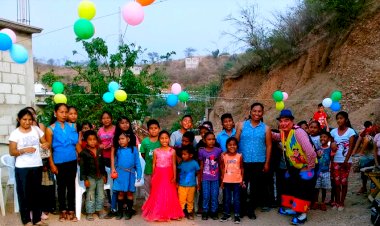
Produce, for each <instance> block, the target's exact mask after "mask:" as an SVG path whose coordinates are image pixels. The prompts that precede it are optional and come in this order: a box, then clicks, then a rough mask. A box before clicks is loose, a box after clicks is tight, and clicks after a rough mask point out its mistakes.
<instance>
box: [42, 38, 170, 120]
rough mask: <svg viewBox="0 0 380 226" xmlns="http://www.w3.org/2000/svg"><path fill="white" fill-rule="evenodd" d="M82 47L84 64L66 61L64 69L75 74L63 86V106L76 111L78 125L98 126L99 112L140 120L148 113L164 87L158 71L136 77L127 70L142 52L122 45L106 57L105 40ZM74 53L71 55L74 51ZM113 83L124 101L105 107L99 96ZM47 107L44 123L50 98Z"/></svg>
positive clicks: (50, 108) (50, 110) (145, 71)
mask: <svg viewBox="0 0 380 226" xmlns="http://www.w3.org/2000/svg"><path fill="white" fill-rule="evenodd" d="M82 44H83V47H84V49H85V51H86V52H87V54H88V61H86V63H76V62H71V61H68V62H66V66H67V67H69V68H72V69H74V70H75V71H76V72H77V75H76V76H75V77H74V79H73V80H72V81H71V82H70V83H67V84H65V91H64V93H65V95H66V96H67V100H68V101H67V104H68V105H71V106H75V107H77V109H78V122H82V121H83V120H89V121H91V122H93V123H96V124H98V123H99V118H100V115H101V114H102V112H103V111H105V110H107V111H109V112H111V113H112V114H113V115H114V116H115V118H117V116H121V115H124V116H127V117H128V118H130V119H131V120H132V119H136V120H142V119H143V118H144V117H145V116H147V115H148V114H149V112H148V111H147V110H148V105H149V103H150V102H151V101H152V99H154V98H156V96H157V95H158V94H160V92H161V88H162V87H164V86H165V84H166V75H165V74H164V72H163V71H162V70H160V69H158V68H155V69H151V68H150V67H149V66H146V67H145V68H143V70H142V71H141V73H140V74H139V75H134V74H133V73H132V71H131V70H130V69H131V68H132V67H133V66H134V65H135V62H136V60H137V59H138V56H139V54H140V53H142V50H141V48H140V47H138V48H135V46H134V45H133V44H131V45H127V44H122V45H120V46H119V48H118V51H117V52H116V53H114V54H109V52H108V47H107V45H106V44H105V41H104V40H103V39H101V38H94V39H93V40H91V41H82ZM74 54H75V52H74ZM111 81H116V82H118V83H119V84H120V86H121V88H120V89H122V90H124V91H126V93H127V94H128V98H127V100H126V101H125V102H118V101H116V100H114V101H113V102H112V103H110V104H107V103H105V102H104V101H103V99H102V96H103V94H104V93H106V92H108V83H109V82H111ZM46 102H47V107H46V108H45V109H44V113H43V116H42V120H43V121H44V123H48V120H49V119H50V117H51V115H52V113H53V109H54V102H53V100H52V98H48V99H47V100H46Z"/></svg>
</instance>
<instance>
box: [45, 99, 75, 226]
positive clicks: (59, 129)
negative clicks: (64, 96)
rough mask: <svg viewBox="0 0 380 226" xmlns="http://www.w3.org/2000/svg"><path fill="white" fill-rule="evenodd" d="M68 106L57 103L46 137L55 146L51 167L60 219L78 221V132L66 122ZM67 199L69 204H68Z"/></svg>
mask: <svg viewBox="0 0 380 226" xmlns="http://www.w3.org/2000/svg"><path fill="white" fill-rule="evenodd" d="M67 112H68V107H67V105H66V104H57V105H55V107H54V117H53V118H52V120H51V125H50V126H49V127H48V128H47V129H46V139H47V141H48V142H49V143H50V144H51V146H52V148H53V154H52V155H51V156H50V158H49V161H50V169H51V171H52V172H53V173H54V174H56V175H57V185H58V189H57V190H58V203H59V211H60V212H61V213H60V216H59V221H64V220H70V221H73V222H75V221H78V219H77V217H76V216H75V176H76V173H77V153H76V149H75V146H76V145H77V143H78V133H77V131H76V128H75V125H74V124H72V123H69V122H66V119H67ZM66 201H67V205H66Z"/></svg>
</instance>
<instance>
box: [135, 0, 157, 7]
mask: <svg viewBox="0 0 380 226" xmlns="http://www.w3.org/2000/svg"><path fill="white" fill-rule="evenodd" d="M137 2H138V3H140V5H142V6H147V5H150V4H152V3H153V2H154V0H137Z"/></svg>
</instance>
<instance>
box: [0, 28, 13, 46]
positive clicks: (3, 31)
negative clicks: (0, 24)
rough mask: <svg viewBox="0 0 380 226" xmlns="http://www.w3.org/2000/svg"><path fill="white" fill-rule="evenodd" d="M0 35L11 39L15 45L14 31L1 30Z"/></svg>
mask: <svg viewBox="0 0 380 226" xmlns="http://www.w3.org/2000/svg"><path fill="white" fill-rule="evenodd" d="M0 33H4V34H7V35H8V36H9V37H10V38H11V40H12V43H16V41H17V37H16V33H15V32H14V31H12V30H11V29H9V28H4V29H1V30H0Z"/></svg>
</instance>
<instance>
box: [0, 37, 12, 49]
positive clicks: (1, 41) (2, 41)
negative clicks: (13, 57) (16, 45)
mask: <svg viewBox="0 0 380 226" xmlns="http://www.w3.org/2000/svg"><path fill="white" fill-rule="evenodd" d="M11 47H12V39H11V37H9V35H7V34H5V33H0V50H1V51H7V50H9V49H10V48H11Z"/></svg>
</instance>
